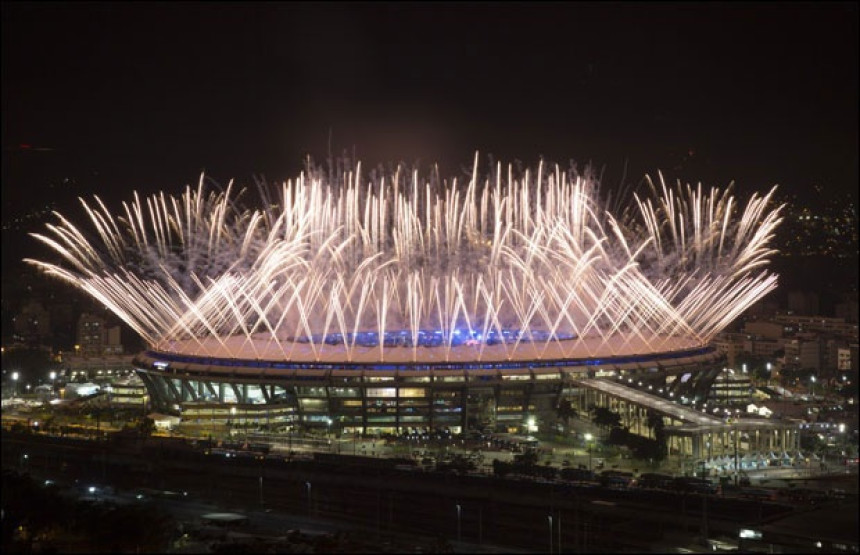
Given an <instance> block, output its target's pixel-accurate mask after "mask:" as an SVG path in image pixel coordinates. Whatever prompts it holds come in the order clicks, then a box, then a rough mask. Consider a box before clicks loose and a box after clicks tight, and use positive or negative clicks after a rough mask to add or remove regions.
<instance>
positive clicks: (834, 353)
mask: <svg viewBox="0 0 860 555" xmlns="http://www.w3.org/2000/svg"><path fill="white" fill-rule="evenodd" d="M854 310H855V312H856V306H855V309H854ZM846 312H848V311H846ZM859 339H860V333H858V324H857V322H856V320H855V321H851V320H849V319H847V318H845V317H828V316H814V315H801V314H797V313H793V312H787V313H777V314H772V315H770V316H759V317H758V319H756V320H752V321H747V322H746V323H745V324H744V326H743V328H742V330H741V331H740V332H724V333H721V334H719V335H718V336H717V337H716V338H715V340H714V342H713V344H714V346H715V347H716V348H717V350H719V351H720V352H722V353H725V355H726V357H727V362H728V365H729V367H732V368H736V366H737V361H738V360H740V359H741V358H742V356H743V355H749V356H752V357H758V358H764V359H773V360H772V362H773V364H774V365H775V366H776V367H777V368H776V369H777V370H778V369H779V368H794V369H810V370H813V371H814V372H815V373H816V374H822V375H823V376H825V377H826V376H828V375H830V374H832V375H833V376H835V375H836V374H840V373H856V372H857V370H858V366H859V365H860V360H858V342H860V340H859ZM736 369H737V368H736Z"/></svg>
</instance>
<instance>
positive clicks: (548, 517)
mask: <svg viewBox="0 0 860 555" xmlns="http://www.w3.org/2000/svg"><path fill="white" fill-rule="evenodd" d="M546 519H547V522H549V552H550V553H552V515H546Z"/></svg>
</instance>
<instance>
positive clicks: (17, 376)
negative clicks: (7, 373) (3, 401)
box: [12, 372, 20, 397]
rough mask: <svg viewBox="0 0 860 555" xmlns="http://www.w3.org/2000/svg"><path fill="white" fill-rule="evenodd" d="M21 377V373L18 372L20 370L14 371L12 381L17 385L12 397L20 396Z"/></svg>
mask: <svg viewBox="0 0 860 555" xmlns="http://www.w3.org/2000/svg"><path fill="white" fill-rule="evenodd" d="M19 377H20V374H18V372H12V383H13V384H14V385H15V388H14V390H13V393H12V397H17V396H18V378H19Z"/></svg>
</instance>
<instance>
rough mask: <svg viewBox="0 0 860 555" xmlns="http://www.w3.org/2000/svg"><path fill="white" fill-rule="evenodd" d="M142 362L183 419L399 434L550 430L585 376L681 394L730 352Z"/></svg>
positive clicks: (177, 357)
mask: <svg viewBox="0 0 860 555" xmlns="http://www.w3.org/2000/svg"><path fill="white" fill-rule="evenodd" d="M135 365H136V367H137V368H138V374H139V375H140V377H141V378H142V379H143V381H144V383H145V384H146V386H147V389H148V391H149V393H150V398H151V403H152V405H153V408H154V409H155V410H156V411H158V412H163V413H169V414H176V415H182V417H183V419H184V420H188V421H195V420H202V421H206V420H207V419H211V418H212V417H213V415H214V414H216V413H217V414H218V416H217V417H216V418H219V419H224V418H232V420H233V421H234V422H236V421H246V422H247V421H253V422H257V423H265V424H267V425H268V426H269V427H271V428H274V429H293V430H299V429H301V430H319V431H331V432H334V433H353V432H358V433H367V434H377V433H381V434H385V433H392V434H399V433H405V432H409V431H413V430H440V431H441V430H448V431H450V432H451V433H460V432H465V431H469V430H479V431H481V430H487V429H490V430H493V431H517V432H531V431H537V430H538V429H542V430H547V429H549V427H550V426H552V425H554V424H555V423H556V421H557V419H558V410H557V407H558V406H559V404H560V402H561V400H562V399H564V398H567V399H572V400H573V401H574V402H575V400H576V398H578V397H580V396H581V395H582V393H583V392H582V390H581V386H580V385H579V384H578V383H577V380H578V379H581V378H594V377H611V376H627V377H632V378H636V379H637V380H638V381H642V380H645V381H647V382H648V383H649V384H654V386H655V389H656V387H657V386H658V385H659V386H660V387H661V388H662V387H665V388H666V389H667V390H668V391H671V392H673V393H674V394H675V395H676V396H677V397H678V398H680V397H681V396H683V395H686V396H688V397H690V398H694V397H696V396H697V394H698V396H699V397H700V398H701V397H703V396H704V395H703V393H704V392H707V390H708V388H709V387H710V384H711V383H712V381H713V379H714V377H715V376H716V375H717V374H718V373H719V372H720V371H721V370H722V368H723V365H724V360H723V358H722V357H721V356H720V355H718V354H717V353H716V352H715V351H714V350H713V349H712V348H710V347H699V348H693V349H685V350H680V351H674V352H664V353H650V354H647V355H628V356H619V357H606V358H600V359H590V358H583V359H559V360H524V361H497V362H481V363H479V362H471V363H468V362H454V363H429V364H362V363H353V364H343V363H341V364H331V363H308V362H304V363H291V362H287V361H281V362H278V361H261V360H241V359H233V358H213V357H208V356H194V355H186V354H176V353H168V352H158V351H145V352H143V353H141V354H139V355H138V356H137V357H136V358H135ZM225 407H227V408H228V410H226V411H225ZM228 415H229V416H228Z"/></svg>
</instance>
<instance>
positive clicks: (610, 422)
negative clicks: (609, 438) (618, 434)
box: [594, 407, 621, 428]
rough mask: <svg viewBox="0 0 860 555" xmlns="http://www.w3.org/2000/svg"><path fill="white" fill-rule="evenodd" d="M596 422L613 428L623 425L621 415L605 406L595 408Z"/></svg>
mask: <svg viewBox="0 0 860 555" xmlns="http://www.w3.org/2000/svg"><path fill="white" fill-rule="evenodd" d="M594 423H595V424H597V425H598V426H603V427H606V428H612V427H615V426H620V425H621V415H620V414H618V413H617V412H612V411H611V410H609V409H607V408H605V407H595V408H594Z"/></svg>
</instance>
